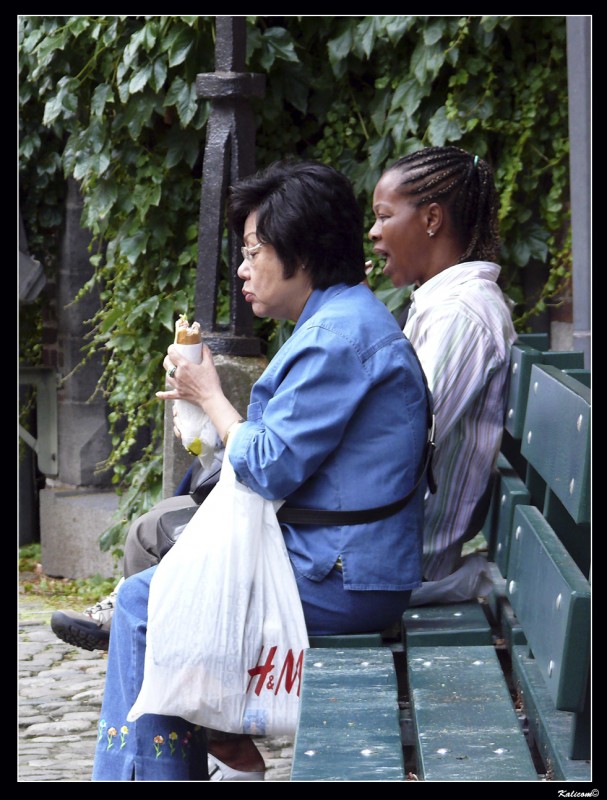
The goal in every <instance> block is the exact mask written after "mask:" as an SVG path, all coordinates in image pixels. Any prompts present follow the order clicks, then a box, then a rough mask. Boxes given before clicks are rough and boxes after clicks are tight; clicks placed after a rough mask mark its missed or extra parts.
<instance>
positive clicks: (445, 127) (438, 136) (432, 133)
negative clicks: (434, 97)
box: [428, 106, 463, 147]
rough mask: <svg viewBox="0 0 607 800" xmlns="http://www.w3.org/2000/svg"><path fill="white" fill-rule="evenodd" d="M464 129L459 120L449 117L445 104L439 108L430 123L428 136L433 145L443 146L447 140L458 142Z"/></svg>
mask: <svg viewBox="0 0 607 800" xmlns="http://www.w3.org/2000/svg"><path fill="white" fill-rule="evenodd" d="M462 135H463V131H462V129H461V126H460V124H459V122H458V121H457V120H454V119H448V117H447V112H446V110H445V107H444V106H441V108H439V109H438V111H437V112H436V113H435V114H434V116H433V117H432V119H431V120H430V124H429V125H428V138H429V139H430V142H431V143H432V144H433V145H437V146H438V147H442V146H443V145H444V144H445V143H446V142H457V141H458V140H459V139H461V138H462Z"/></svg>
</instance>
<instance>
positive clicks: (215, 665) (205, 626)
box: [128, 442, 309, 736]
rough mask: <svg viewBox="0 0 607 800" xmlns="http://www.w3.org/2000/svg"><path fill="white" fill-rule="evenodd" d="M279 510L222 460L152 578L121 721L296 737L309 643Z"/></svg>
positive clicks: (227, 462)
mask: <svg viewBox="0 0 607 800" xmlns="http://www.w3.org/2000/svg"><path fill="white" fill-rule="evenodd" d="M228 447H229V442H228ZM280 505H281V503H272V502H270V501H269V500H264V498H262V497H261V496H260V495H258V494H256V493H255V492H253V491H251V490H250V489H248V488H247V487H246V486H244V485H243V484H240V483H238V481H237V480H236V477H235V475H234V470H233V468H232V465H231V464H230V459H229V453H228V452H226V454H225V457H224V460H223V466H222V471H221V478H220V480H219V483H218V484H217V485H216V486H215V488H214V489H213V490H212V491H211V493H210V494H209V496H208V497H207V498H206V499H205V501H204V502H203V503H202V505H201V506H200V508H199V509H198V511H197V512H196V514H195V515H194V517H193V518H192V520H191V521H190V522H189V523H188V525H187V527H186V528H185V530H184V532H183V533H182V534H181V536H180V537H179V539H178V540H177V542H176V544H175V545H174V547H172V548H171V550H169V552H168V553H167V555H166V556H165V557H164V558H163V560H162V561H161V562H160V564H159V565H158V567H157V570H156V573H155V574H154V577H153V578H152V581H151V585H150V596H149V603H148V610H149V619H148V630H147V647H146V656H145V664H144V678H143V685H142V687H141V691H140V693H139V696H138V698H137V700H136V702H135V704H134V706H133V708H132V709H131V711H130V712H129V715H128V719H129V721H133V720H135V719H137V718H138V717H139V716H140V715H141V714H166V715H170V716H171V715H174V716H178V717H182V718H183V719H186V720H188V721H189V722H193V723H195V724H198V725H202V726H204V727H207V728H213V729H215V730H221V731H226V732H230V733H246V734H253V735H260V736H281V735H287V736H289V735H291V736H292V735H294V733H295V729H296V726H297V716H298V710H299V694H300V690H301V671H302V664H303V652H304V650H305V649H306V648H307V647H308V646H309V643H308V636H307V631H306V626H305V621H304V616H303V610H302V607H301V600H300V598H299V593H298V591H297V584H296V582H295V577H294V575H293V570H292V567H291V562H290V560H289V556H288V553H287V550H286V547H285V544H284V539H283V536H282V532H281V530H280V526H279V524H278V521H277V519H276V510H277V507H279V506H280Z"/></svg>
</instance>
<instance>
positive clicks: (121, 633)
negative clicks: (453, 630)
mask: <svg viewBox="0 0 607 800" xmlns="http://www.w3.org/2000/svg"><path fill="white" fill-rule="evenodd" d="M155 570H156V567H150V568H149V569H146V570H144V571H143V572H139V573H137V574H136V575H132V576H131V577H130V578H127V579H126V580H125V582H124V583H123V584H122V586H121V587H120V591H119V592H118V600H117V603H116V607H115V610H114V614H113V617H112V629H111V635H110V647H109V651H108V662H107V672H106V681H105V692H104V697H103V704H102V707H101V718H100V721H99V729H98V736H97V745H96V750H95V760H94V765H93V776H92V779H93V780H94V781H131V780H137V781H189V780H208V774H207V758H206V738H205V732H204V730H203V729H202V728H200V727H199V726H197V725H193V724H191V723H188V722H187V721H186V720H183V719H181V718H179V717H168V716H163V715H159V714H144V715H143V716H141V717H139V719H138V720H136V721H135V722H127V719H126V717H127V714H128V712H129V711H130V709H131V707H132V706H133V704H134V702H135V700H136V699H137V696H138V695H139V690H140V688H141V685H142V683H143V666H144V661H145V641H146V631H147V617H148V595H149V589H150V582H151V580H152V577H153V575H154V572H155ZM295 577H296V580H297V585H298V588H299V592H300V596H301V599H302V605H303V610H304V616H305V619H306V625H307V628H308V633H309V634H310V635H322V634H330V633H363V632H367V631H372V630H375V631H377V630H383V629H384V628H386V627H388V626H389V625H391V624H392V623H394V622H396V621H397V620H398V619H400V617H401V616H402V613H403V612H404V611H405V610H406V608H407V604H408V602H409V596H410V594H411V592H351V591H345V590H344V588H343V581H342V576H341V573H340V572H338V571H337V570H333V572H331V573H330V574H329V576H328V577H327V578H325V580H323V581H321V582H320V583H315V582H313V581H310V580H308V579H307V578H304V577H302V576H301V575H298V574H297V573H296V574H295Z"/></svg>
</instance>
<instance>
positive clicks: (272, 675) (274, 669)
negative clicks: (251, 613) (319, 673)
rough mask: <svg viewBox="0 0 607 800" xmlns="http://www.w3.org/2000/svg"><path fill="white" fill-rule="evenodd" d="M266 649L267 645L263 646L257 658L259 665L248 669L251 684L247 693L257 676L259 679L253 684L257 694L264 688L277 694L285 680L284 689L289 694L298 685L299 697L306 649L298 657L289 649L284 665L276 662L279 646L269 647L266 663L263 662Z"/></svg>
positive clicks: (248, 690) (297, 692)
mask: <svg viewBox="0 0 607 800" xmlns="http://www.w3.org/2000/svg"><path fill="white" fill-rule="evenodd" d="M264 649H265V647H263V646H262V648H261V651H260V653H259V657H258V659H257V665H256V666H254V667H252V668H251V669H249V670H248V673H249V675H250V676H251V677H250V679H249V685H248V686H247V693H248V692H250V691H251V687H252V686H253V684H254V682H255V678H257V681H256V682H255V685H254V686H253V692H254V693H255V694H256V695H257V696H259V695H260V694H261V692H262V691H263V690H264V689H266V690H268V691H270V692H272V694H276V695H277V694H278V692H279V691H280V688H281V686H283V681H284V690H285V691H286V692H287V694H291V691H292V689H293V687H294V686H295V685H296V694H297V697H299V693H300V691H301V672H302V667H303V656H304V651H303V650H301V651H300V653H299V655H298V656H297V659H296V658H295V655H294V654H293V650H288V651H287V654H286V656H285V658H284V661H283V663H282V665H280V664H275V663H274V659H275V657H276V651H277V650H278V647H277V646H274V647H271V648H270V649H269V651H268V655H267V658H266V660H265V663H263V664H262V663H261V659H262V657H263V651H264ZM279 667H280V674H279V675H278V680H277V681H276V675H277V673H278V668H279Z"/></svg>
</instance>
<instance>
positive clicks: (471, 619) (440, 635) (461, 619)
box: [402, 600, 493, 650]
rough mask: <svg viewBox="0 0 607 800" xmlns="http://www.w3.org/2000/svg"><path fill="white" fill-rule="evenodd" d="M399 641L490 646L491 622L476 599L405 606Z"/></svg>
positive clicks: (416, 644) (408, 645)
mask: <svg viewBox="0 0 607 800" xmlns="http://www.w3.org/2000/svg"><path fill="white" fill-rule="evenodd" d="M402 625H403V641H404V642H406V648H407V650H408V649H409V648H411V647H434V646H437V645H449V646H452V645H473V644H476V645H479V644H486V645H490V644H492V642H493V639H492V633H491V625H490V624H489V622H488V620H487V617H486V616H485V613H484V611H483V609H482V606H481V605H480V604H479V603H478V602H477V601H476V600H471V601H469V602H465V603H450V604H448V605H433V606H420V607H419V608H409V609H408V610H407V611H405V613H404V614H403V619H402Z"/></svg>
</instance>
